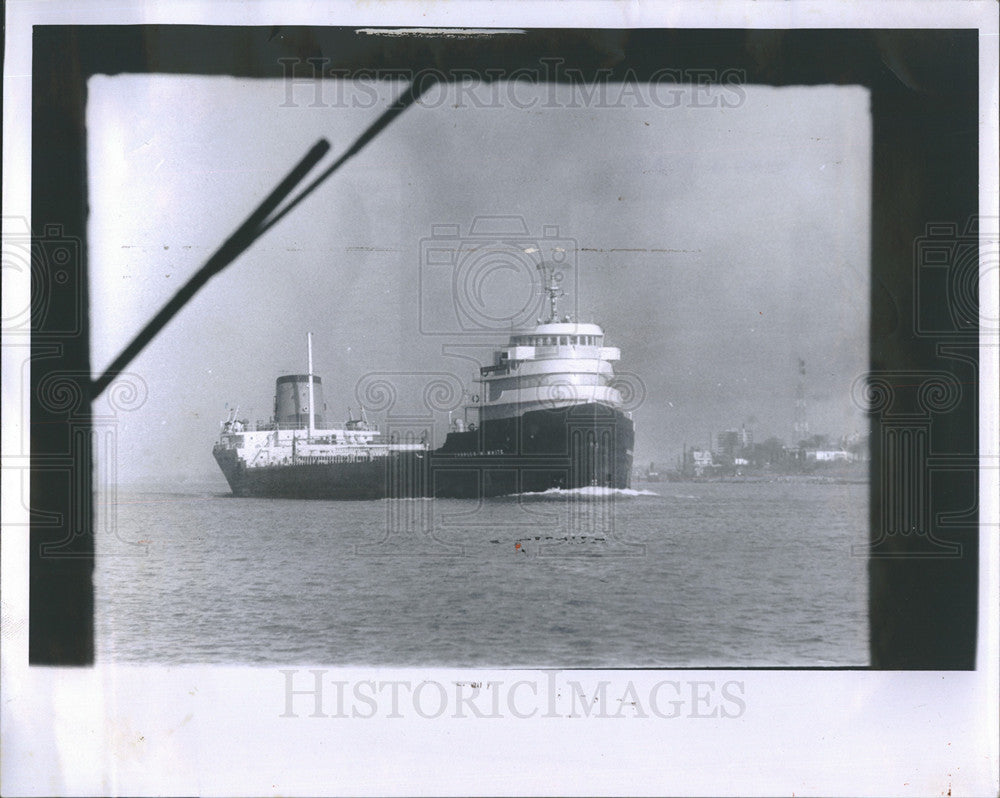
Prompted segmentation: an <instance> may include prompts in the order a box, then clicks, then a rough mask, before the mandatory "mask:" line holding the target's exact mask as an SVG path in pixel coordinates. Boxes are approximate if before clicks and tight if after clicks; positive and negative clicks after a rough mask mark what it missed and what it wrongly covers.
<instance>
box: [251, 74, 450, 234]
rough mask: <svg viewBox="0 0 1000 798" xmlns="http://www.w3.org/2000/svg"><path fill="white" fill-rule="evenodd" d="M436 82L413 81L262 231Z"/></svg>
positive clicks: (316, 186) (268, 221) (264, 228)
mask: <svg viewBox="0 0 1000 798" xmlns="http://www.w3.org/2000/svg"><path fill="white" fill-rule="evenodd" d="M433 84H434V81H433V80H429V79H425V80H421V81H420V82H419V85H418V81H416V80H415V81H413V83H411V84H410V85H409V87H408V88H407V89H406V91H404V92H403V93H402V94H400V95H399V97H398V98H397V99H396V101H395V102H394V103H393V104H392V105H390V106H389V107H388V108H387V109H386V110H385V111H384V112H383V114H382V116H380V117H379V118H378V119H376V120H375V121H374V122H372V124H371V126H370V127H369V128H368V129H367V130H366V131H365V132H364V133H362V134H361V135H360V136H359V137H358V139H357V140H356V141H355V142H354V144H352V145H351V147H350V149H348V150H347V152H345V153H344V154H343V155H341V156H340V157H339V158H338V159H337V160H336V161H335V162H334V163H333V164H332V165H331V166H330V168H329V169H327V170H325V171H324V172H323V173H322V174H321V175H320V176H319V177H317V178H316V179H315V180H313V181H312V183H310V184H309V185H308V186H306V187H305V188H304V189H302V193H301V194H299V195H298V196H297V197H296V198H295V199H293V200H291V201H290V202H289V203H288V205H286V206H285V207H284V208H282V209H281V210H280V211H279V212H278V213H277V214H275V215H274V216H273V217H272V218H271V219H268V220H267V222H266V223H265V224H264V226H263V227H261V229H260V231H261V233H264V232H266V231H267V230H270V229H271V228H272V227H273V226H274V225H276V224H277V223H278V222H279V221H280V220H281V219H282V218H283V217H284V216H285V214H287V213H288V212H289V211H290V210H292V208H294V207H295V206H296V205H298V204H299V203H300V202H302V200H304V199H305V198H306V197H308V196H309V195H310V194H312V193H313V191H315V190H316V189H317V188H319V186H320V184H321V183H322V182H323V181H324V180H326V179H327V178H328V177H330V175H332V174H333V173H334V172H336V171H337V170H338V169H339V168H340V167H341V166H343V165H344V163H345V162H346V161H347V160H348V159H350V158H351V157H353V156H355V155H357V154H358V153H359V152H361V150H362V149H364V147H365V145H366V144H368V142H370V141H371V140H372V139H373V138H375V137H376V136H377V135H378V134H379V133H381V132H382V131H383V130H384V129H385V128H386V127H388V126H389V123H390V122H392V121H393V120H394V119H395V118H396V117H397V116H399V115H400V114H401V113H403V111H405V110H406V109H407V108H409V107H410V106H411V105H413V103H415V102H416V101H417V100H419V99H420V95H422V94H423V93H424V92H426V91H427V89H428V88H430V86H431V85H433Z"/></svg>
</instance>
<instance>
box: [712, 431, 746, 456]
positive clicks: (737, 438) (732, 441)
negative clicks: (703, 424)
mask: <svg viewBox="0 0 1000 798" xmlns="http://www.w3.org/2000/svg"><path fill="white" fill-rule="evenodd" d="M751 448H753V430H748V429H747V428H746V427H745V426H743V427H740V428H739V429H727V430H726V431H725V432H720V433H719V434H718V435H716V437H715V451H716V453H717V454H720V455H725V456H726V457H735V456H737V455H738V454H739V453H740V452H742V451H743V450H745V449H751Z"/></svg>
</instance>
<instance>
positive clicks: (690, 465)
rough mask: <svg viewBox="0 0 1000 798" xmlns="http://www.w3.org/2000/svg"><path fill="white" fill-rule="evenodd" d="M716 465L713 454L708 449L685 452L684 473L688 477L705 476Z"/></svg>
mask: <svg viewBox="0 0 1000 798" xmlns="http://www.w3.org/2000/svg"><path fill="white" fill-rule="evenodd" d="M714 465H715V461H714V460H713V458H712V453H711V452H710V451H708V450H707V449H688V450H686V451H685V452H684V468H683V471H684V473H685V474H687V475H688V476H695V477H700V476H704V474H705V472H706V471H708V470H710V469H711V468H712V467H713V466H714Z"/></svg>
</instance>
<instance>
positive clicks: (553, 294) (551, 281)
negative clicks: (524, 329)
mask: <svg viewBox="0 0 1000 798" xmlns="http://www.w3.org/2000/svg"><path fill="white" fill-rule="evenodd" d="M538 270H539V271H540V272H542V274H543V275H544V276H543V278H542V279H543V281H544V285H543V287H542V291H544V292H545V293H546V294H548V295H549V317H548V318H547V319H546V320H545V322H544V323H545V324H552V323H553V322H557V321H559V314H558V313H557V312H556V300H558V299H559V297H561V296H562V295H563V290H562V289H561V288H557V287H556V279H555V268H554V267H552V266H549V265H547V264H545V263H539V264H538Z"/></svg>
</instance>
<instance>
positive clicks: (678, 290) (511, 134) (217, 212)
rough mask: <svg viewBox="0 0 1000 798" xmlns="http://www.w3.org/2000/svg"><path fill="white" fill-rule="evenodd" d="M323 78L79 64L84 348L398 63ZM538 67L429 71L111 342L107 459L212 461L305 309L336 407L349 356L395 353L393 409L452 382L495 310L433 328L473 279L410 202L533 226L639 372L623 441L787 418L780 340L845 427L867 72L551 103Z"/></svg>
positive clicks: (361, 366)
mask: <svg viewBox="0 0 1000 798" xmlns="http://www.w3.org/2000/svg"><path fill="white" fill-rule="evenodd" d="M325 86H326V88H325V89H324V94H323V97H322V101H323V103H322V104H323V106H324V107H310V103H311V102H312V101H313V100H314V96H313V95H312V94H311V93H310V92H309V90H308V87H305V88H299V89H296V93H295V95H294V96H293V100H294V102H293V103H292V104H290V105H289V104H288V103H287V95H286V89H287V87H286V86H285V85H284V84H283V82H282V81H271V80H249V79H247V80H244V79H235V78H220V77H211V78H209V77H190V76H159V75H146V76H132V75H125V76H114V77H103V76H99V77H94V78H92V79H91V81H90V84H89V96H88V109H87V114H88V132H87V134H88V143H89V152H88V166H89V169H90V204H91V216H90V235H89V245H90V274H91V325H92V339H91V340H92V358H93V368H94V371H95V373H100V372H101V371H102V370H103V369H104V368H105V367H106V366H107V365H108V364H109V363H110V361H111V360H112V359H113V357H114V356H115V355H116V354H117V353H118V352H119V351H120V350H121V349H122V347H123V346H124V345H125V344H126V343H127V342H128V341H129V340H130V339H131V338H132V336H133V335H134V334H135V333H136V332H137V331H138V330H139V329H140V328H141V326H142V325H143V324H144V323H145V322H146V321H147V320H148V318H149V317H150V316H152V315H153V314H154V313H155V312H156V311H157V310H158V309H159V308H160V307H161V306H162V304H163V303H165V302H166V301H167V300H168V299H169V298H170V296H172V295H173V293H174V292H175V291H176V290H177V289H178V288H179V287H180V286H181V285H182V284H183V282H184V281H185V280H187V279H188V278H189V277H190V276H191V275H192V274H194V273H195V272H196V271H197V270H198V268H199V267H200V266H201V265H202V264H203V263H204V261H205V260H206V258H207V257H208V256H209V255H210V254H211V253H212V251H214V249H215V248H216V247H217V246H218V245H219V243H221V241H222V240H223V239H224V238H225V237H227V236H228V235H229V234H230V233H231V232H232V230H233V229H234V228H235V227H236V226H237V225H238V224H240V223H241V222H242V221H243V219H244V218H245V217H246V215H247V214H248V213H249V212H250V211H251V210H252V209H253V208H254V207H255V206H256V205H257V203H259V202H260V200H261V199H262V198H263V197H264V196H265V195H266V194H267V193H268V192H269V191H270V190H271V189H272V188H273V187H274V185H275V184H276V183H277V182H278V181H279V180H280V179H281V178H282V177H283V176H284V175H285V173H286V172H287V171H288V170H289V169H290V168H291V166H292V165H293V164H294V163H295V162H296V161H298V159H299V158H301V157H302V155H303V154H304V153H305V152H306V151H307V150H308V149H309V147H311V146H312V145H313V144H314V143H315V142H316V140H317V139H319V138H326V139H328V140H329V141H330V142H331V144H332V146H333V153H335V154H339V153H340V152H342V151H343V150H344V149H346V148H347V147H348V146H349V145H350V144H351V143H352V142H353V140H354V138H355V137H356V136H357V135H359V134H360V133H361V132H362V131H363V130H364V129H365V127H366V126H367V125H368V124H370V123H371V122H372V121H374V119H375V118H376V117H377V116H378V115H379V113H380V111H381V107H383V104H384V103H387V102H388V100H389V98H390V96H391V95H392V94H393V93H394V90H395V89H398V84H394V85H389V84H378V85H377V86H375V88H376V89H377V90H378V91H379V93H380V94H381V98H380V101H379V102H378V103H375V102H373V95H370V94H364V95H358V96H359V97H361V98H362V100H363V101H362V102H360V103H359V105H361V106H363V107H351V102H350V101H348V102H338V101H337V95H336V94H335V93H334V92H333V91H332V88H334V87H335V84H334V83H333V82H328V83H327V84H325ZM553 88H554V87H552V86H541V85H540V86H531V85H528V84H523V85H518V87H517V91H516V99H517V104H514V103H512V102H500V103H497V104H496V105H498V106H499V107H487V108H475V107H472V104H471V103H468V102H464V103H456V102H452V101H451V100H448V101H445V100H444V99H442V98H441V97H440V96H430V97H428V102H427V103H426V104H425V105H422V106H421V105H418V106H415V107H413V108H410V109H408V110H407V111H406V112H405V113H404V114H403V115H402V116H401V117H400V118H398V119H397V120H396V121H395V122H394V123H393V124H392V125H390V126H389V128H388V129H386V130H385V131H384V132H383V133H382V134H381V135H379V136H378V137H377V138H376V139H375V140H374V141H373V142H372V143H371V144H369V145H368V147H367V148H366V149H365V150H363V151H362V152H361V153H360V155H358V156H357V157H355V158H354V159H352V160H351V161H349V162H348V163H347V165H346V166H345V167H343V168H342V169H341V170H340V171H339V172H337V173H336V174H335V175H334V176H333V177H332V178H331V179H330V180H328V181H327V182H326V183H325V184H324V185H323V186H322V187H321V188H320V189H319V190H318V191H316V192H315V193H314V194H313V195H312V196H311V197H309V198H308V199H307V200H306V201H305V202H303V203H302V204H301V205H300V206H299V207H298V208H297V209H296V210H295V211H293V212H292V213H291V214H290V215H289V216H287V217H286V218H285V219H284V220H283V221H282V222H281V223H280V224H278V225H277V226H276V227H275V228H274V229H273V230H271V231H269V232H268V233H267V234H266V235H265V236H264V237H263V238H262V239H260V240H259V241H258V242H257V243H256V244H255V245H254V246H253V247H252V248H251V249H250V250H248V251H247V252H246V253H244V255H242V256H241V257H240V258H239V259H237V260H236V261H235V262H234V263H233V264H232V265H231V266H230V267H229V268H228V269H227V270H226V271H225V272H223V273H222V274H221V275H219V276H218V277H216V278H215V279H213V280H212V281H211V282H210V283H209V285H208V286H207V287H206V288H204V289H203V290H202V291H201V292H200V293H199V294H198V295H197V296H196V297H195V299H194V300H193V301H191V302H190V303H189V304H188V306H187V307H186V308H185V309H184V310H183V311H181V313H180V314H179V315H178V316H177V317H175V319H174V320H173V321H172V322H171V323H170V324H169V325H168V326H167V327H166V328H165V329H164V330H163V331H162V332H161V333H160V335H159V336H158V337H157V338H156V339H155V340H154V341H153V342H152V343H151V344H150V345H149V346H148V347H147V348H146V349H145V351H144V352H143V353H142V354H141V355H140V356H139V357H138V358H137V359H136V360H135V361H134V362H133V364H132V365H131V367H130V368H129V370H130V371H132V372H134V373H136V374H138V375H140V376H141V378H142V379H143V380H144V381H145V383H146V385H147V387H148V398H147V400H146V402H145V403H144V404H143V406H142V407H141V408H139V409H137V410H134V411H132V412H129V413H127V414H124V415H123V416H122V418H121V422H120V424H119V427H118V430H119V435H118V441H117V446H118V464H117V472H118V479H119V480H120V481H121V482H131V481H135V480H144V479H155V478H156V477H157V476H159V475H170V476H173V475H177V474H190V475H192V476H195V477H200V476H203V475H205V474H210V473H214V470H215V464H214V461H213V460H212V458H211V448H212V443H213V441H214V439H215V436H216V435H217V432H218V425H219V421H220V420H221V419H222V418H223V417H224V416H225V414H226V407H227V405H228V406H230V407H231V406H233V405H235V404H239V405H240V406H241V407H242V408H243V410H241V413H240V415H241V416H244V415H246V416H249V417H251V418H267V417H268V416H269V415H270V411H271V403H272V397H273V391H274V379H275V378H276V377H277V376H278V375H280V374H283V373H292V372H301V371H305V334H306V332H307V331H312V332H313V335H314V350H315V352H314V354H315V371H316V373H317V374H319V375H320V376H321V377H322V378H323V382H324V387H325V392H326V399H327V403H328V405H329V407H330V409H331V415H332V416H333V418H335V419H339V418H342V417H343V416H344V415H345V414H346V411H347V407H348V406H351V407H353V408H355V410H356V409H357V406H358V400H357V398H356V386H357V384H358V383H359V381H361V380H363V378H364V377H365V375H367V374H370V373H372V372H392V373H398V374H399V375H400V376H397V377H394V378H392V379H393V381H394V382H395V383H396V384H397V385H398V387H399V390H400V393H401V394H402V395H403V396H404V397H405V399H401V403H400V405H398V406H397V407H396V410H397V411H399V412H413V410H415V409H419V408H417V405H419V401H415V400H414V397H415V396H416V394H417V392H418V391H421V390H422V388H423V386H424V385H425V384H426V383H427V381H428V380H429V379H431V378H430V377H427V376H425V375H429V374H452V375H455V379H457V380H461V382H464V383H470V382H471V379H472V377H473V376H474V375H475V373H476V367H475V362H473V361H470V360H468V359H463V358H462V357H456V356H455V353H456V352H458V351H459V349H458V348H459V347H462V346H465V345H467V344H472V343H475V344H479V345H480V348H478V349H470V350H467V352H466V353H467V354H468V353H474V354H477V355H479V356H485V355H486V354H488V349H489V347H488V346H487V347H485V348H484V347H483V346H482V345H483V344H491V343H496V344H500V343H503V342H504V340H505V337H506V334H505V333H503V332H500V331H497V332H496V333H491V332H489V331H487V332H486V333H485V334H483V333H481V332H480V333H479V334H477V333H476V332H472V333H469V332H462V331H461V330H457V329H455V330H452V331H450V332H449V330H448V326H447V320H446V318H445V316H444V314H442V313H441V308H442V307H447V306H448V305H449V303H453V302H455V301H457V302H458V303H459V304H460V305H461V304H462V303H463V302H473V303H474V302H475V301H477V300H476V298H475V297H472V298H471V299H468V298H467V299H463V298H461V297H459V298H458V299H457V300H452V299H451V298H450V297H449V293H448V292H449V291H450V290H451V285H452V282H451V278H450V277H449V276H448V275H450V274H451V272H450V271H449V270H447V269H446V270H445V272H446V273H447V274H446V275H445V276H442V272H441V270H440V268H437V269H435V268H432V267H431V266H429V265H428V264H427V263H426V254H425V253H426V251H427V249H428V247H429V246H430V244H428V242H427V240H428V239H432V238H433V235H432V233H433V230H432V226H433V225H457V226H458V227H459V229H460V232H461V235H462V236H467V235H468V231H469V227H470V225H471V223H472V221H473V219H474V218H475V217H477V216H495V215H507V216H510V215H513V216H519V217H521V218H523V219H524V222H525V224H526V225H527V227H528V229H529V231H530V233H531V236H529V239H528V243H529V246H527V247H525V248H526V249H531V248H532V247H531V246H530V242H531V240H532V238H531V237H532V236H533V237H536V238H540V237H541V236H542V235H543V232H544V229H545V228H546V227H550V228H553V227H554V228H558V239H559V241H560V242H563V245H565V246H566V247H567V249H568V250H569V252H570V255H569V258H570V260H569V261H568V263H569V265H570V266H571V267H573V268H572V270H571V271H572V276H570V277H569V278H568V281H567V282H566V283H565V284H566V285H567V290H568V291H569V292H570V294H571V295H570V296H567V297H566V298H565V300H564V301H563V305H564V307H565V309H566V310H567V311H569V310H570V309H572V308H574V307H575V308H578V309H579V314H578V315H579V318H580V319H581V320H584V321H591V320H592V321H596V322H598V323H600V324H602V325H603V326H604V328H605V331H606V334H607V339H608V343H609V344H611V345H614V346H619V347H621V349H622V360H621V362H620V363H618V364H616V368H617V369H619V370H621V371H624V372H628V374H629V379H630V381H632V382H633V383H636V382H641V383H642V385H643V387H644V391H645V398H644V400H643V401H642V403H641V404H640V405H639V406H638V407H636V408H635V411H634V413H635V421H636V432H637V441H636V462H637V463H640V464H645V463H646V462H648V461H649V460H660V461H667V462H669V463H672V462H673V460H674V459H675V458H676V456H677V454H678V453H679V452H680V449H681V446H682V445H683V444H684V443H687V444H688V445H692V444H702V445H704V444H707V442H708V436H709V433H715V432H717V431H719V430H721V429H725V428H728V427H734V426H736V427H738V426H739V425H740V424H742V423H747V424H748V425H749V424H750V423H752V426H753V428H754V433H755V437H756V438H757V439H758V440H763V439H764V438H766V437H768V436H772V435H773V436H777V437H779V438H782V439H784V440H786V441H788V442H790V441H791V440H792V438H793V435H792V423H793V413H794V409H793V408H794V399H795V388H796V381H797V379H798V376H797V365H798V358H800V357H801V358H802V359H803V360H805V362H806V368H807V378H806V393H807V399H808V420H809V424H810V429H811V430H812V431H814V432H823V433H830V434H832V435H834V436H839V435H841V434H844V433H849V432H853V431H860V430H862V429H864V426H865V424H864V418H863V416H862V414H861V413H860V411H858V410H857V409H856V408H855V407H854V406H853V404H852V402H851V397H850V388H851V384H852V382H853V381H854V379H855V378H856V377H857V376H858V375H860V374H862V373H863V372H864V371H866V369H867V362H868V334H867V330H868V313H869V310H868V307H869V298H868V288H869V217H870V160H871V143H870V141H871V121H870V114H869V107H868V94H867V92H866V91H865V90H863V89H861V88H854V87H803V88H799V87H788V88H772V87H759V86H746V87H743V90H742V95H737V94H732V93H731V94H729V95H728V96H727V101H726V102H725V103H723V102H714V103H711V104H712V105H714V106H715V107H699V106H700V105H702V104H703V103H700V102H692V101H690V100H691V98H690V96H689V95H687V94H685V95H684V97H682V98H681V100H680V101H678V102H676V103H668V104H667V105H673V106H674V107H659V106H658V105H656V104H655V103H652V102H648V101H647V102H643V101H642V99H641V95H640V99H638V100H636V99H635V98H634V97H630V98H626V101H624V102H620V103H618V107H595V105H597V104H596V103H593V102H592V103H590V104H589V105H588V104H587V103H586V102H580V101H579V98H577V102H576V103H575V104H576V105H577V106H583V107H575V108H574V107H566V106H567V105H568V104H569V101H570V100H572V99H573V98H572V97H571V96H570V95H569V94H568V92H570V91H571V90H570V89H569V88H567V87H562V86H560V87H556V88H555V95H554V96H555V97H556V99H557V100H558V101H557V102H555V103H552V102H550V100H551V99H552V97H553V95H552V91H553ZM612 88H613V87H612ZM341 96H346V97H348V98H350V96H351V95H350V92H348V93H347V94H346V95H341ZM533 99H538V100H547V101H546V102H539V103H535V104H532V102H531V101H532V100H533ZM734 100H738V102H735V101H734ZM456 104H457V105H458V106H459V107H456ZM283 105H284V106H285V107H283ZM606 105H607V103H606ZM661 105H662V103H661ZM364 106H367V107H364ZM518 106H521V107H518ZM524 106H531V107H524ZM726 106H729V107H726ZM332 160H333V155H331V156H329V157H328V159H327V161H325V162H324V163H329V162H332ZM422 241H423V242H424V243H423V245H422ZM435 246H436V245H435ZM449 246H453V245H452V244H447V243H446V244H445V248H447V247H449ZM539 249H542V250H544V249H545V245H544V242H542V245H541V246H540V247H539ZM574 249H575V252H574ZM567 274H570V272H569V271H567ZM518 280H520V282H517V281H518ZM481 281H482V285H481V286H479V287H480V288H481V289H482V291H483V294H482V296H483V297H484V299H483V301H484V302H487V303H489V302H494V304H493V305H488V306H487V307H486V309H485V310H484V312H485V313H494V314H495V315H502V312H503V311H504V309H507V310H512V309H516V308H519V307H520V306H521V305H522V304H523V301H522V299H521V298H522V297H523V296H524V295H525V293H524V292H525V291H528V292H530V290H531V289H530V287H526V284H525V283H524V279H523V277H521V276H519V273H518V271H517V270H516V269H508V270H503V269H501V270H486V271H484V272H483V276H482V278H481ZM422 294H423V300H424V301H423V302H422V301H421V295H422ZM434 303H437V304H434ZM442 303H443V304H442ZM421 313H423V316H424V318H423V319H421ZM452 326H454V325H452ZM442 332H443V333H447V334H443V335H442V334H434V333H442ZM463 351H466V350H463ZM421 396H422V394H421ZM244 411H245V412H244ZM95 412H101V411H100V405H98V406H97V407H96V408H95ZM373 415H374V418H375V420H381V419H380V414H377V413H376V414H373ZM438 419H439V426H438V429H439V430H440V431H439V433H438V435H437V441H436V442H437V443H440V442H441V439H442V438H443V426H444V421H445V420H446V417H443V416H441V415H440V414H439V416H438Z"/></svg>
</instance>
